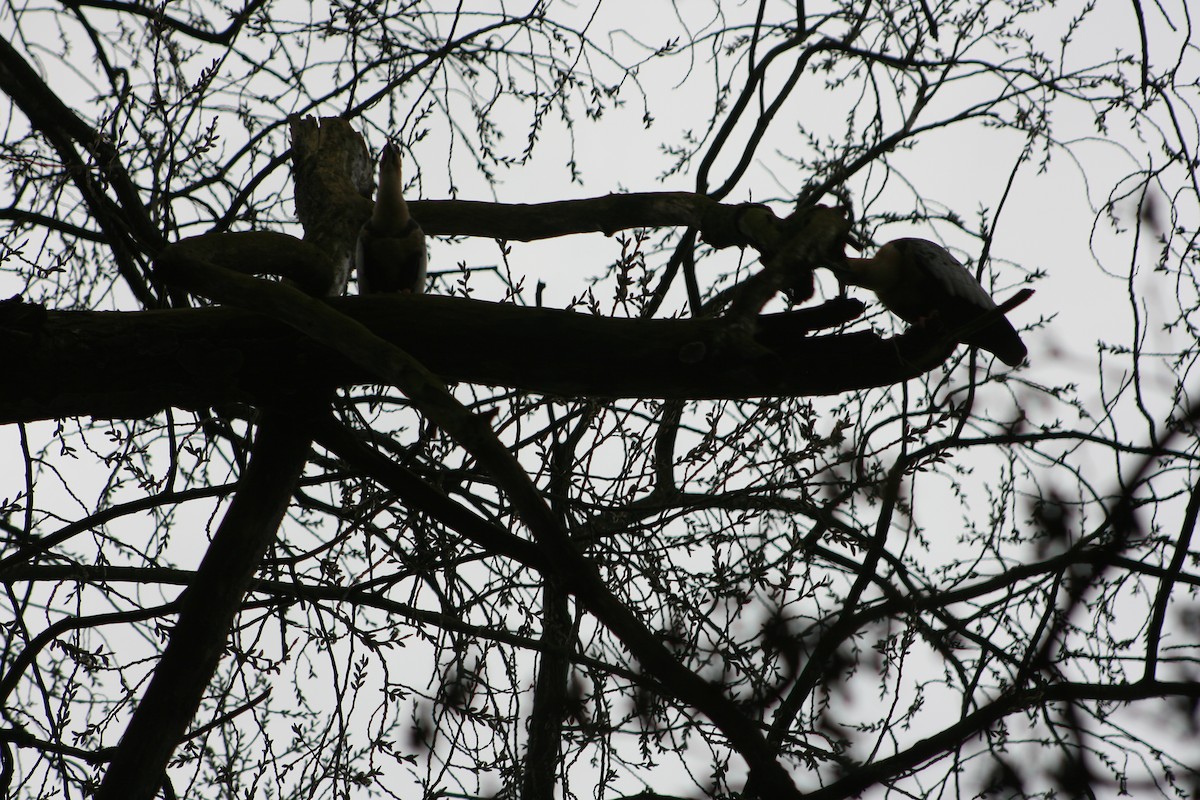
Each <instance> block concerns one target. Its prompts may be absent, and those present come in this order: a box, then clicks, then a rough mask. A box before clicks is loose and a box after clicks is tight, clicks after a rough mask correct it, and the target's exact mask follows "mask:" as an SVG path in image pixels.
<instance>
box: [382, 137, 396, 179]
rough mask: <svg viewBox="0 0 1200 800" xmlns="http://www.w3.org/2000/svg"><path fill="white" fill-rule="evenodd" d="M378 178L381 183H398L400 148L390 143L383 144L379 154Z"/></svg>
mask: <svg viewBox="0 0 1200 800" xmlns="http://www.w3.org/2000/svg"><path fill="white" fill-rule="evenodd" d="M379 178H380V182H381V183H382V182H383V181H385V180H389V179H394V180H395V181H396V182H397V183H398V182H399V181H400V148H399V147H396V145H394V144H392V143H391V142H388V143H387V144H385V145H384V146H383V152H381V153H380V154H379Z"/></svg>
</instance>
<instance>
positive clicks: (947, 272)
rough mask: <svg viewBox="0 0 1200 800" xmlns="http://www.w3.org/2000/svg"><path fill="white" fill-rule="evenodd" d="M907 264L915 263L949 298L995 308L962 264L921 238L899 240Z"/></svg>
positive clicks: (938, 246)
mask: <svg viewBox="0 0 1200 800" xmlns="http://www.w3.org/2000/svg"><path fill="white" fill-rule="evenodd" d="M900 241H901V242H902V243H903V244H902V246H903V248H904V250H905V255H906V256H907V257H908V259H909V260H910V263H913V264H917V265H919V266H920V267H921V269H923V270H924V271H925V273H926V275H928V276H929V277H930V278H932V279H933V280H935V281H936V282H937V284H938V285H939V286H941V287H942V289H944V290H945V291H946V293H947V294H949V295H950V296H951V297H956V298H959V299H960V300H965V301H966V302H968V303H970V304H971V305H973V306H977V307H979V308H982V309H985V310H986V309H991V308H995V307H996V301H994V300H992V296H991V295H990V294H988V293H987V291H986V290H984V288H983V287H982V286H980V285H979V281H977V280H975V276H974V275H972V274H971V273H970V272H969V271H968V270H967V268H966V267H964V266H963V265H962V263H961V262H960V261H959V260H958V259H957V258H955V257H954V256H952V255H950V253H949V251H947V250H946V248H944V247H942V246H941V245H937V244H934V243H933V242H927V241H925V240H924V239H901V240H900Z"/></svg>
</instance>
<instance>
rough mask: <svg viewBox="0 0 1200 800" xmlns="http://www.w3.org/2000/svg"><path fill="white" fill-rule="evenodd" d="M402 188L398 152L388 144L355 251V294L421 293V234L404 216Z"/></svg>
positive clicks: (423, 265)
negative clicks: (373, 199) (373, 207)
mask: <svg viewBox="0 0 1200 800" xmlns="http://www.w3.org/2000/svg"><path fill="white" fill-rule="evenodd" d="M403 186H404V183H403V177H402V172H401V165H400V150H399V148H397V147H396V146H395V145H393V144H391V143H390V142H389V143H388V144H387V145H386V146H384V148H383V153H382V154H380V157H379V190H378V193H377V194H376V196H375V210H374V211H373V212H372V214H371V218H370V219H369V220H367V224H365V225H363V227H362V230H361V231H360V232H359V234H358V247H357V248H356V249H355V258H354V263H355V267H356V268H357V270H358V293H359V294H381V293H387V292H411V293H413V294H421V293H423V292H424V291H425V269H426V264H427V262H428V255H427V253H426V250H425V232H424V231H422V230H421V226H420V225H418V224H417V221H416V220H415V219H413V218H412V216H411V215H410V214H409V213H408V203H406V202H405V201H404V194H403Z"/></svg>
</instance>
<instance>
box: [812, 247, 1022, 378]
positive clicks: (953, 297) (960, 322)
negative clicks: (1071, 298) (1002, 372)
mask: <svg viewBox="0 0 1200 800" xmlns="http://www.w3.org/2000/svg"><path fill="white" fill-rule="evenodd" d="M830 269H831V270H832V271H833V273H834V274H835V275H837V276H838V278H839V279H841V280H842V281H844V282H845V283H851V284H854V285H855V286H862V287H863V288H865V289H870V290H872V291H874V292H875V294H876V295H877V296H878V297H879V302H881V303H883V305H884V307H885V308H887V310H888V311H891V312H892V313H893V314H895V315H896V316H898V317H900V319H902V320H904V321H905V322H908V323H909V324H911V325H928V324H930V323H933V324H937V325H938V326H939V327H941V328H943V329H945V330H946V331H948V332H954V331H956V330H958V329H960V328H964V327H966V328H968V329H969V328H970V326H971V323H972V322H974V321H976V320H977V319H978V318H979V317H981V316H983V315H984V314H987V313H988V312H989V311H991V310H992V309H994V308H996V303H995V301H993V300H992V298H991V296H990V295H989V294H988V293H987V291H985V290H984V288H983V287H982V286H980V285H979V281H977V280H975V276H974V275H972V274H971V273H970V272H968V271H967V268H966V267H964V266H963V265H962V264H961V263H960V262H959V261H958V259H956V258H955V257H954V256H952V255H950V253H949V252H948V251H947V250H946V248H944V247H942V246H941V245H938V244H934V243H933V242H928V241H925V240H924V239H896V240H895V241H892V242H888V243H887V244H885V245H884V246H883V247H881V248H879V250H878V251H876V253H875V255H874V256H873V257H871V258H847V259H846V263H845V265H833V266H831V267H830ZM959 341H961V342H963V343H964V344H969V345H973V346H975V347H979V348H981V349H983V350H987V351H988V352H989V353H994V354H995V355H996V356H997V357H998V358H999V359H1000V360H1001V361H1003V362H1004V363H1005V364H1008V365H1009V366H1010V367H1015V366H1016V365H1017V364H1020V363H1021V362H1022V361H1024V360H1025V356H1026V354H1027V351H1026V349H1025V345H1024V343H1023V342H1022V341H1021V337H1020V336H1018V335H1017V332H1016V330H1014V329H1013V326H1012V324H1011V323H1009V321H1008V320H1007V319H1006V318H1005V317H1004V316H1003V315H1002V314H996V315H995V319H994V320H992V321H991V322H988V323H986V324H985V325H984V326H983V327H982V328H979V329H977V330H968V331H967V332H965V333H964V334H963V335H962V338H961V339H960V340H959Z"/></svg>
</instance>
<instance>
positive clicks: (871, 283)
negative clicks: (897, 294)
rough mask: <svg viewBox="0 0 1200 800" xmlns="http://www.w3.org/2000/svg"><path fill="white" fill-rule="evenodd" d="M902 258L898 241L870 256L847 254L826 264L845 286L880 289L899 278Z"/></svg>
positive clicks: (889, 243) (886, 245)
mask: <svg viewBox="0 0 1200 800" xmlns="http://www.w3.org/2000/svg"><path fill="white" fill-rule="evenodd" d="M902 259H903V254H902V253H901V252H900V249H899V248H898V247H897V245H896V242H888V243H887V244H885V245H884V246H883V247H881V248H879V249H878V250H876V251H875V255H873V256H871V257H870V258H855V257H853V256H846V257H845V258H843V259H841V260H839V261H832V260H831V261H829V262H828V263H826V264H825V265H824V266H825V267H826V268H828V270H829V271H830V272H832V273H833V274H834V275H835V276H836V277H837V279H838V283H840V284H842V285H843V286H845V285H847V284H850V285H852V286H862V287H864V288H867V289H880V288H884V287H887V286H890V285H892V284H893V283H894V282H895V281H896V280H898V279H899V274H900V266H901V261H902Z"/></svg>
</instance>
